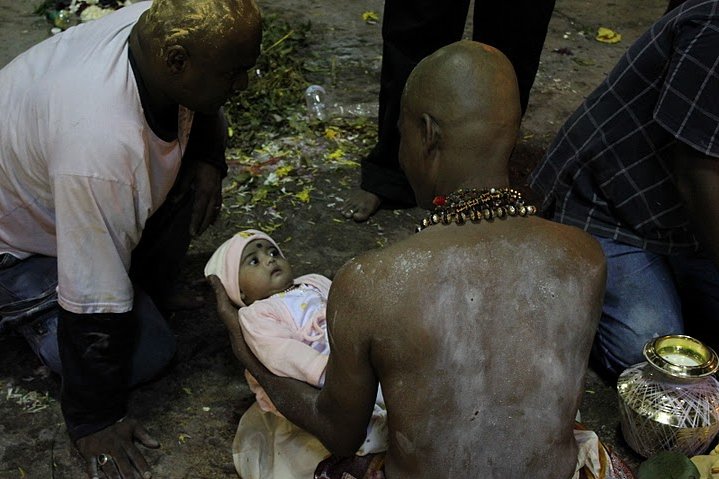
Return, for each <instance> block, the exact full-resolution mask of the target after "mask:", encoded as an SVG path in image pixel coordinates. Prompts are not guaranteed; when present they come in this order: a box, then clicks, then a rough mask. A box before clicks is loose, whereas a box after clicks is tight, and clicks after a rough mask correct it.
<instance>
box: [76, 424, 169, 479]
mask: <svg viewBox="0 0 719 479" xmlns="http://www.w3.org/2000/svg"><path fill="white" fill-rule="evenodd" d="M135 441H138V442H139V443H140V444H142V445H143V446H145V447H149V448H152V449H156V448H158V447H160V443H158V442H157V441H156V440H155V439H153V438H152V437H151V436H150V434H149V433H148V432H147V430H145V428H144V427H142V426H141V425H140V424H139V423H138V422H137V421H135V420H134V419H126V420H123V421H120V422H117V423H115V424H113V425H112V426H109V427H107V428H105V429H102V430H101V431H98V432H96V433H94V434H90V435H89V436H85V437H82V438H80V439H78V440H77V449H78V451H80V454H82V457H83V458H84V459H85V461H86V471H87V474H88V476H89V477H90V479H96V478H97V479H99V478H108V479H149V478H151V477H152V472H150V466H149V465H148V464H147V461H146V460H145V457H144V456H143V455H142V453H141V452H140V450H139V449H138V448H137V446H135Z"/></svg>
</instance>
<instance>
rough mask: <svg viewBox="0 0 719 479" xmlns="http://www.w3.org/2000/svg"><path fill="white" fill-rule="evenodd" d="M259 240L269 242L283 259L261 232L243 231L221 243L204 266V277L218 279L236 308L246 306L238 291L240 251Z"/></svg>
mask: <svg viewBox="0 0 719 479" xmlns="http://www.w3.org/2000/svg"><path fill="white" fill-rule="evenodd" d="M259 239H264V240H267V241H269V242H270V243H271V244H272V245H273V246H274V247H275V248H277V251H279V252H280V255H282V257H283V258H284V256H285V255H284V254H282V250H281V249H280V247H279V246H277V243H275V240H273V239H272V238H270V237H269V236H267V235H266V234H265V233H263V232H262V231H258V230H244V231H240V232H239V233H235V235H234V236H233V237H232V238H230V239H228V240H227V241H225V242H224V243H222V245H220V247H219V248H217V250H215V252H214V253H213V254H212V256H211V257H210V260H209V261H208V262H207V264H206V265H205V277H207V276H210V275H212V274H214V275H216V276H217V277H218V278H220V281H222V286H224V287H225V291H226V292H227V296H229V297H230V299H231V300H232V302H233V303H235V304H236V305H237V306H247V305H246V304H245V303H244V301H242V292H241V291H240V276H239V273H240V259H242V251H243V250H244V249H245V246H247V245H248V244H249V243H250V242H251V241H255V240H259Z"/></svg>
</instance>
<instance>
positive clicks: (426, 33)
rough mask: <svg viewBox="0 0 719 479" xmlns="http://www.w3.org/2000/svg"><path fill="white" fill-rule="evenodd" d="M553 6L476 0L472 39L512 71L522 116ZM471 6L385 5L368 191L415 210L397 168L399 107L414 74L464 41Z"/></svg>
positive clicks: (366, 171)
mask: <svg viewBox="0 0 719 479" xmlns="http://www.w3.org/2000/svg"><path fill="white" fill-rule="evenodd" d="M554 2H555V0H475V4H474V14H473V23H474V32H473V35H472V39H473V40H476V41H479V42H482V43H486V44H488V45H492V46H493V47H495V48H497V49H499V50H500V51H502V53H504V54H505V55H506V56H507V58H509V60H510V61H511V62H512V65H513V66H514V69H515V72H516V75H517V82H518V85H519V94H520V101H521V105H522V111H523V112H524V111H525V110H526V108H527V103H528V102H529V91H530V89H531V88H532V84H533V83H534V77H535V75H536V73H537V68H538V67H539V58H540V56H541V53H542V48H543V46H544V39H545V37H546V35H547V26H548V25H549V20H550V18H551V16H552V12H553V11H554ZM469 4H470V0H448V1H444V2H440V1H436V0H386V1H385V5H384V18H383V21H382V22H383V23H382V39H383V42H384V43H383V51H382V55H383V56H382V73H381V78H380V95H379V118H378V136H379V140H378V143H377V145H376V146H375V148H374V149H373V150H372V152H371V153H370V154H369V155H368V156H367V157H366V158H365V159H363V161H362V183H361V187H362V189H363V190H365V191H369V192H372V193H375V194H377V195H379V196H380V197H382V199H383V200H384V201H386V202H389V203H395V204H397V205H406V206H411V205H413V204H414V194H413V193H412V189H411V188H410V186H409V184H408V183H407V180H406V178H405V176H404V174H403V173H402V172H401V170H400V168H399V163H398V160H397V153H398V151H399V130H398V129H397V121H398V119H399V105H400V97H401V95H402V90H403V89H404V84H405V82H406V81H407V77H408V76H409V74H410V73H411V71H412V69H413V68H414V67H415V66H416V65H417V63H419V61H420V60H422V59H423V58H424V57H426V56H427V55H430V54H431V53H434V52H435V51H436V50H437V49H439V48H441V47H443V46H445V45H448V44H450V43H453V42H456V41H458V40H460V39H461V38H462V35H463V33H464V26H465V22H466V19H467V13H468V10H469Z"/></svg>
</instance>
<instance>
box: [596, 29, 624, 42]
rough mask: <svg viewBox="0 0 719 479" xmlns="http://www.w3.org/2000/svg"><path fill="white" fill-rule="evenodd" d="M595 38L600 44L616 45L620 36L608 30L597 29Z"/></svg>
mask: <svg viewBox="0 0 719 479" xmlns="http://www.w3.org/2000/svg"><path fill="white" fill-rule="evenodd" d="M595 38H596V40H597V41H598V42H602V43H618V42H620V41H621V39H622V36H621V35H620V34H619V33H617V32H615V31H614V30H610V29H609V28H605V27H599V30H597V36H596V37H595Z"/></svg>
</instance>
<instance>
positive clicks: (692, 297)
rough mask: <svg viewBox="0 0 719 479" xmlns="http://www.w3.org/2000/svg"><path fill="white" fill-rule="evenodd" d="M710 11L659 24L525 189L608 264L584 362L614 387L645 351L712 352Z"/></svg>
mask: <svg viewBox="0 0 719 479" xmlns="http://www.w3.org/2000/svg"><path fill="white" fill-rule="evenodd" d="M717 98H719V0H691V1H687V2H684V3H682V4H681V5H680V6H678V7H676V8H674V9H673V10H671V11H670V12H669V13H668V14H666V15H665V16H664V17H662V18H661V19H660V20H658V21H657V22H656V23H655V24H654V25H653V26H652V27H651V28H650V29H649V30H648V31H647V32H646V33H645V34H644V35H642V36H641V37H640V38H639V39H638V40H637V41H636V42H634V44H633V45H632V46H631V47H629V49H628V50H627V52H626V53H625V54H624V56H623V57H622V58H621V59H620V60H619V62H618V63H617V65H616V66H615V67H614V69H613V70H612V71H611V72H610V73H609V75H608V76H607V78H606V79H605V80H604V82H602V83H601V84H600V85H599V86H598V87H597V88H596V90H594V92H593V93H592V94H591V95H589V96H588V97H587V99H586V100H585V101H584V103H583V104H582V105H581V106H580V107H579V108H578V109H577V110H576V111H575V112H574V113H573V114H572V116H571V117H570V118H569V119H568V120H567V122H566V123H565V124H564V126H563V127H562V128H561V129H560V131H559V134H558V135H557V137H556V138H555V140H554V142H553V144H552V145H551V146H550V148H549V149H548V150H547V155H546V156H545V158H544V160H543V161H542V162H541V163H540V164H539V166H538V167H537V168H536V169H535V171H534V172H533V173H532V175H531V177H530V186H531V187H532V189H533V190H535V191H536V192H537V193H538V194H539V195H541V196H542V197H543V198H544V204H543V205H542V208H541V209H542V210H544V211H545V212H546V213H545V214H546V216H549V217H552V218H553V219H554V220H555V221H558V222H561V223H564V224H567V225H573V226H578V227H580V228H582V229H584V230H585V231H587V232H589V233H591V234H592V235H593V236H594V237H595V238H596V239H597V240H598V241H599V244H600V245H601V246H602V249H603V250H604V254H605V256H606V259H607V287H606V294H605V297H604V306H603V312H602V318H601V320H600V322H599V329H598V331H597V336H596V339H595V344H594V351H593V356H594V357H595V359H596V360H597V361H596V363H597V365H598V370H599V371H601V372H604V373H606V375H607V376H609V377H613V378H616V377H617V376H618V375H619V374H621V372H622V371H623V370H624V369H625V368H627V367H628V366H631V365H632V364H635V363H639V362H641V361H643V360H644V357H643V355H642V350H643V348H644V345H645V344H646V343H647V341H649V340H651V339H652V338H654V337H657V336H662V335H665V334H685V333H686V334H690V335H692V336H697V337H699V338H700V339H702V340H703V341H706V342H707V344H708V345H710V346H712V347H714V348H717V347H719V340H718V339H719V321H717V318H719V269H717V265H719V221H717V219H718V218H719V210H718V211H714V207H715V205H719V201H717V200H719V194H718V193H719V136H717V132H719V101H717Z"/></svg>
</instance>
